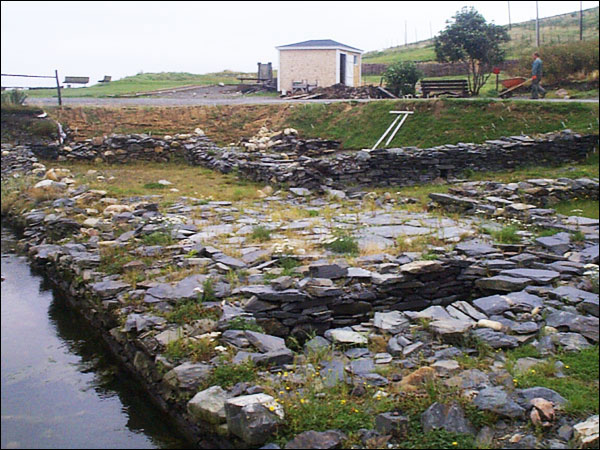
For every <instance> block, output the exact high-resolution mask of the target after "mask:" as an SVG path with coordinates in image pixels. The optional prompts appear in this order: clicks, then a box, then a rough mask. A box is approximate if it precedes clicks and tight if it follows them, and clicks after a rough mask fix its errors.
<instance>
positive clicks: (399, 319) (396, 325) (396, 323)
mask: <svg viewBox="0 0 600 450" xmlns="http://www.w3.org/2000/svg"><path fill="white" fill-rule="evenodd" d="M408 325H409V321H408V319H407V318H406V316H405V315H404V314H403V313H401V312H400V311H391V312H376V313H375V316H374V318H373V326H374V327H375V328H379V329H380V330H381V331H383V332H386V333H391V334H397V333H399V332H400V331H402V330H403V329H405V328H407V327H408Z"/></svg>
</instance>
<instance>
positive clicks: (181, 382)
mask: <svg viewBox="0 0 600 450" xmlns="http://www.w3.org/2000/svg"><path fill="white" fill-rule="evenodd" d="M211 369H212V368H211V366H210V365H208V364H202V363H191V362H185V363H183V364H180V365H179V366H177V367H175V368H173V369H171V370H170V371H168V372H167V373H166V374H165V376H164V378H163V381H164V382H166V383H167V384H169V385H170V386H172V387H179V388H180V389H186V390H191V389H196V388H197V387H198V386H200V385H201V384H202V382H203V381H204V380H206V379H207V378H208V376H209V375H210V373H211Z"/></svg>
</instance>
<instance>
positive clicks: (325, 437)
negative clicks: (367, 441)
mask: <svg viewBox="0 0 600 450" xmlns="http://www.w3.org/2000/svg"><path fill="white" fill-rule="evenodd" d="M346 439H347V437H346V435H345V434H344V433H342V432H341V431H338V430H327V431H312V430H311V431H305V432H304V433H300V434H298V435H296V436H295V437H294V438H293V439H292V440H291V441H288V443H287V444H285V448H286V449H303V448H315V449H331V448H340V446H341V445H342V443H343V441H345V440H346Z"/></svg>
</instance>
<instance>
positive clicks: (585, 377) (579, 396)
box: [507, 345, 600, 418]
mask: <svg viewBox="0 0 600 450" xmlns="http://www.w3.org/2000/svg"><path fill="white" fill-rule="evenodd" d="M514 357H515V355H514V354H513V355H511V358H514ZM556 359H558V360H559V361H561V362H562V363H563V364H564V369H563V373H564V375H565V377H564V378H556V377H555V376H554V372H555V368H554V360H549V361H544V362H543V363H541V364H538V365H536V366H534V367H533V368H531V369H529V370H528V371H527V372H525V373H523V374H517V373H515V372H514V370H515V369H514V366H512V365H507V369H508V370H509V371H511V370H512V371H513V372H512V374H513V375H514V376H515V377H516V378H515V379H516V382H517V384H518V386H519V387H522V388H528V387H534V386H542V387H546V388H549V389H552V390H554V391H556V392H558V393H559V394H560V395H562V396H563V397H565V398H566V399H567V400H568V403H567V404H566V405H565V406H564V410H565V412H566V413H567V414H570V415H573V416H575V417H580V418H585V417H587V416H589V415H590V414H598V404H599V401H600V398H599V395H598V366H599V358H598V345H596V346H594V347H590V348H587V349H583V350H581V351H579V352H571V353H566V352H565V353H559V354H558V355H557V356H556Z"/></svg>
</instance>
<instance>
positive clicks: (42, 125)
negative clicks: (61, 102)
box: [29, 119, 58, 139]
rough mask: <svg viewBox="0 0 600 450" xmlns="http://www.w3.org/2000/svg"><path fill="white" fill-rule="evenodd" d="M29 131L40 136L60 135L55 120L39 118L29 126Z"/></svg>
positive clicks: (53, 136)
mask: <svg viewBox="0 0 600 450" xmlns="http://www.w3.org/2000/svg"><path fill="white" fill-rule="evenodd" d="M29 132H30V133H31V134H33V135H34V136H39V137H49V138H53V139H54V138H56V137H58V126H57V125H56V123H55V122H54V121H53V120H39V119H38V120H37V121H35V122H32V123H31V125H30V126H29Z"/></svg>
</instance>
